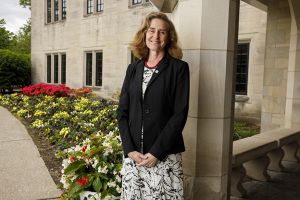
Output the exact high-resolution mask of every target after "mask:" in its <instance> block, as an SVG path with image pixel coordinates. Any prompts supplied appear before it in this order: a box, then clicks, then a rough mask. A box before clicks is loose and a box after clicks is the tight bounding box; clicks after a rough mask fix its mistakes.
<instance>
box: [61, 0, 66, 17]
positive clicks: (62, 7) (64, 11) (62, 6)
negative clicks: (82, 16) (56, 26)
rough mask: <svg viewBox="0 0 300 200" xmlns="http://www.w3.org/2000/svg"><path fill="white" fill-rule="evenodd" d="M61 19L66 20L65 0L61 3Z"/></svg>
mask: <svg viewBox="0 0 300 200" xmlns="http://www.w3.org/2000/svg"><path fill="white" fill-rule="evenodd" d="M61 10H62V13H61V19H66V16H67V0H62V2H61Z"/></svg>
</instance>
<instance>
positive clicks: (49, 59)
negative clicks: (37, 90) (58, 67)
mask: <svg viewBox="0 0 300 200" xmlns="http://www.w3.org/2000/svg"><path fill="white" fill-rule="evenodd" d="M47 83H51V55H47Z"/></svg>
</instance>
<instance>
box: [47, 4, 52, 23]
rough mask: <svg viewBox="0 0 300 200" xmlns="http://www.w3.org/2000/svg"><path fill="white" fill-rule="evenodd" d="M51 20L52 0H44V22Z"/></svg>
mask: <svg viewBox="0 0 300 200" xmlns="http://www.w3.org/2000/svg"><path fill="white" fill-rule="evenodd" d="M51 22H52V0H46V23H47V24H48V23H51Z"/></svg>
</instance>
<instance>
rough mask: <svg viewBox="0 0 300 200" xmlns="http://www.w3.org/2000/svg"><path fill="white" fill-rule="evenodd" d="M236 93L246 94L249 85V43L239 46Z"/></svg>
mask: <svg viewBox="0 0 300 200" xmlns="http://www.w3.org/2000/svg"><path fill="white" fill-rule="evenodd" d="M236 56H237V59H236V60H237V63H236V64H237V67H236V85H235V93H236V94H241V95H246V94H247V85H248V65H249V43H243V44H238V46H237V55H236Z"/></svg>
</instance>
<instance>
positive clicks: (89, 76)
mask: <svg viewBox="0 0 300 200" xmlns="http://www.w3.org/2000/svg"><path fill="white" fill-rule="evenodd" d="M92 63H93V54H92V53H87V54H86V71H85V74H86V76H85V84H86V85H89V86H92V75H93V74H92V73H93V69H92Z"/></svg>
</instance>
